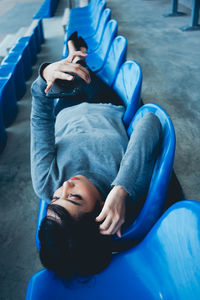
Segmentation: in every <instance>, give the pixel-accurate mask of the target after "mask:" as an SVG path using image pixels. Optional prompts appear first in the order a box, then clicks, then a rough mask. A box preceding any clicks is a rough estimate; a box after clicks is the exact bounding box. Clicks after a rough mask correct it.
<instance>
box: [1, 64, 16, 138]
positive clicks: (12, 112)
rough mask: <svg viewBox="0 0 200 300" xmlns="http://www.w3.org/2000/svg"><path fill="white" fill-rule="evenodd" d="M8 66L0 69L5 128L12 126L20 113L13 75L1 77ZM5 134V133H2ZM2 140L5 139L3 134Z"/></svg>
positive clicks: (2, 114) (8, 74) (2, 111)
mask: <svg viewBox="0 0 200 300" xmlns="http://www.w3.org/2000/svg"><path fill="white" fill-rule="evenodd" d="M5 71H6V66H1V67H0V111H1V116H2V118H3V124H4V126H5V127H8V126H10V125H11V124H12V123H13V121H14V119H15V117H16V115H17V112H18V107H17V103H16V101H17V99H16V95H15V87H14V80H13V77H12V73H10V72H9V70H8V73H7V77H1V74H2V73H4V74H5ZM2 132H3V131H2ZM2 138H5V135H4V133H3V136H2Z"/></svg>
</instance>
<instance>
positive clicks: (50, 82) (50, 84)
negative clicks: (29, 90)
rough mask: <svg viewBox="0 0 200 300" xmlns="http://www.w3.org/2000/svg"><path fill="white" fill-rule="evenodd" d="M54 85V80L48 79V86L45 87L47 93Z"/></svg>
mask: <svg viewBox="0 0 200 300" xmlns="http://www.w3.org/2000/svg"><path fill="white" fill-rule="evenodd" d="M52 85H53V82H52V81H47V87H46V89H45V93H46V94H47V93H48V91H49V90H50V88H51V87H52Z"/></svg>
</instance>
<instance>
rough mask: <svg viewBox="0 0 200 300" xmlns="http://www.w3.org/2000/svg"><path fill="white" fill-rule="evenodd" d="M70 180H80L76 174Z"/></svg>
mask: <svg viewBox="0 0 200 300" xmlns="http://www.w3.org/2000/svg"><path fill="white" fill-rule="evenodd" d="M70 180H79V178H78V177H76V176H74V177H71V178H70Z"/></svg>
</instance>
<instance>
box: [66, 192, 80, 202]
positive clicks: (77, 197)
mask: <svg viewBox="0 0 200 300" xmlns="http://www.w3.org/2000/svg"><path fill="white" fill-rule="evenodd" d="M68 198H69V199H70V198H76V199H79V200H83V198H82V197H81V196H80V195H77V194H71V193H70V194H69V195H68Z"/></svg>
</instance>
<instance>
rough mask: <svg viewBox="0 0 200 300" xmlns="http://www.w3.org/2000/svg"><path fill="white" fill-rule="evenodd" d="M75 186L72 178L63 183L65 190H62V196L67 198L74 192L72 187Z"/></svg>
mask: <svg viewBox="0 0 200 300" xmlns="http://www.w3.org/2000/svg"><path fill="white" fill-rule="evenodd" d="M73 187H74V183H73V182H72V181H70V180H68V181H65V182H64V183H63V190H62V198H67V197H68V195H69V194H70V193H71V192H72V188H73Z"/></svg>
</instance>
